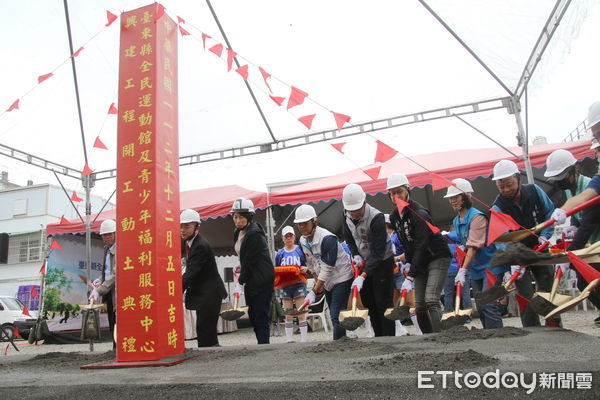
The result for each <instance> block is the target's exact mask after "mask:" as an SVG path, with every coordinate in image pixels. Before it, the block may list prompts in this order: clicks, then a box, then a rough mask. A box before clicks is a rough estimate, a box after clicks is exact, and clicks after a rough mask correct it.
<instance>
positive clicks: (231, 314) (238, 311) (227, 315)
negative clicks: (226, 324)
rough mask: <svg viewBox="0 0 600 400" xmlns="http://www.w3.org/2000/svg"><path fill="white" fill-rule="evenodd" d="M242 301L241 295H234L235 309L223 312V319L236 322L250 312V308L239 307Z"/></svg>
mask: <svg viewBox="0 0 600 400" xmlns="http://www.w3.org/2000/svg"><path fill="white" fill-rule="evenodd" d="M239 301H240V294H239V293H234V294H233V308H229V309H227V310H223V311H221V314H220V315H221V318H223V319H224V320H225V321H235V320H237V319H240V318H241V317H242V316H243V315H244V314H245V313H247V312H248V306H244V307H238V303H239Z"/></svg>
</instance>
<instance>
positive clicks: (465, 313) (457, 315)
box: [442, 282, 473, 330]
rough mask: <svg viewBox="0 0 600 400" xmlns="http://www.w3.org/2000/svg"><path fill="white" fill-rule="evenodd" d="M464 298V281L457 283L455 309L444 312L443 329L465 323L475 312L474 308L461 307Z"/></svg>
mask: <svg viewBox="0 0 600 400" xmlns="http://www.w3.org/2000/svg"><path fill="white" fill-rule="evenodd" d="M461 298H462V283H460V282H457V283H456V297H455V298H454V311H451V312H447V313H444V314H442V329H443V330H446V329H449V328H452V327H453V326H458V325H464V323H465V322H467V320H468V319H469V317H470V316H471V314H472V313H473V308H466V309H464V310H461V309H460V300H461Z"/></svg>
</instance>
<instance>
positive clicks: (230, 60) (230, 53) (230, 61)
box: [227, 48, 237, 72]
mask: <svg viewBox="0 0 600 400" xmlns="http://www.w3.org/2000/svg"><path fill="white" fill-rule="evenodd" d="M235 56H237V53H236V52H235V51H233V50H231V49H230V48H228V49H227V72H229V71H231V65H232V64H233V59H234V58H235Z"/></svg>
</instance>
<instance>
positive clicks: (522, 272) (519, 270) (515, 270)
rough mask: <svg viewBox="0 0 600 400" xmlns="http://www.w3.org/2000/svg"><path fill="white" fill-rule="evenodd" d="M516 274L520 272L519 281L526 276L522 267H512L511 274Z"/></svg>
mask: <svg viewBox="0 0 600 400" xmlns="http://www.w3.org/2000/svg"><path fill="white" fill-rule="evenodd" d="M515 272H519V276H517V279H521V278H522V277H523V275H525V268H523V267H521V266H520V265H511V267H510V274H511V275H513V274H514V273H515Z"/></svg>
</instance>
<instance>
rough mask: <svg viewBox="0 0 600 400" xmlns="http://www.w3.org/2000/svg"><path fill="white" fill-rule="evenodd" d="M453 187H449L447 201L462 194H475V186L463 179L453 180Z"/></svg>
mask: <svg viewBox="0 0 600 400" xmlns="http://www.w3.org/2000/svg"><path fill="white" fill-rule="evenodd" d="M452 183H454V185H453V186H450V187H448V192H447V193H446V195H445V196H444V198H445V199H447V198H448V197H454V196H456V195H459V194H462V193H473V192H474V190H473V186H471V182H469V181H468V180H466V179H463V178H456V179H453V180H452Z"/></svg>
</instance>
